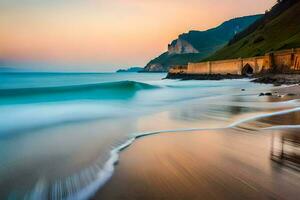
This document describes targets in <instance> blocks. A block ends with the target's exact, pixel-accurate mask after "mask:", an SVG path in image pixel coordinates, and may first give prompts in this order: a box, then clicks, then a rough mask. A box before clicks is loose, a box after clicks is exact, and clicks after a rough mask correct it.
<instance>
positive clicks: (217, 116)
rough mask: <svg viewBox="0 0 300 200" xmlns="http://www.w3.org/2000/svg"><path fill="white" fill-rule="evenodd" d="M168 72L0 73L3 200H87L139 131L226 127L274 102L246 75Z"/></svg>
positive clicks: (0, 187)
mask: <svg viewBox="0 0 300 200" xmlns="http://www.w3.org/2000/svg"><path fill="white" fill-rule="evenodd" d="M165 76H166V74H163V73H162V74H160V73H153V74H152V73H29V72H28V73H17V72H16V73H0V158H1V159H0V199H88V198H90V197H91V196H92V195H93V194H94V193H95V192H96V191H97V190H98V189H100V188H101V187H102V186H103V185H104V184H105V183H106V181H108V180H109V178H110V177H111V176H112V175H113V172H114V165H115V164H116V163H117V161H118V156H119V152H120V151H121V150H123V149H124V148H126V147H127V146H128V145H130V144H131V143H132V142H133V141H134V140H135V139H136V138H138V137H139V136H141V135H148V134H157V133H163V132H173V131H178V130H194V129H211V128H224V127H230V126H231V125H232V126H233V125H237V124H238V121H239V120H242V121H243V120H244V121H247V117H248V118H249V119H250V120H251V119H252V118H255V116H256V115H257V114H258V113H260V115H264V114H265V112H267V110H268V109H270V110H272V109H274V108H276V107H277V104H278V103H276V102H270V101H269V99H268V98H267V97H259V96H258V94H259V93H260V92H267V91H270V90H271V89H272V88H273V86H270V85H262V84H255V83H251V82H250V81H249V79H240V80H222V81H180V80H164V79H163V78H164V77H165ZM296 103H297V102H296ZM294 104H295V102H290V103H287V104H284V105H287V108H291V107H295V106H296V105H294ZM284 105H281V106H283V107H284ZM297 105H298V104H297Z"/></svg>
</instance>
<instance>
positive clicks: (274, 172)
mask: <svg viewBox="0 0 300 200" xmlns="http://www.w3.org/2000/svg"><path fill="white" fill-rule="evenodd" d="M272 134H275V135H277V134H280V131H278V130H272V131H264V132H263V131H259V132H258V131H247V130H244V129H238V128H236V129H225V130H218V131H211V130H210V131H193V132H181V133H165V134H159V135H152V136H147V137H143V138H139V139H138V140H136V141H135V142H134V143H133V144H132V145H131V146H130V147H129V148H127V149H125V150H124V151H122V153H121V154H120V161H119V163H118V165H117V166H116V171H115V173H114V175H113V177H112V179H111V180H110V181H109V182H108V183H107V184H106V185H105V186H104V187H103V188H102V189H101V190H100V191H98V193H97V194H96V195H95V197H94V198H93V199H130V200H131V199H299V195H300V173H299V172H298V171H295V170H293V169H290V168H288V167H283V166H281V165H279V164H277V163H274V162H273V161H271V160H270V150H271V139H272V137H271V136H272Z"/></svg>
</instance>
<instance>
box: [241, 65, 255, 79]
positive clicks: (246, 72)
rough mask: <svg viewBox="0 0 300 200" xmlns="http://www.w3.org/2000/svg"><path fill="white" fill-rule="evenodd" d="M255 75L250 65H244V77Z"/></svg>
mask: <svg viewBox="0 0 300 200" xmlns="http://www.w3.org/2000/svg"><path fill="white" fill-rule="evenodd" d="M253 74H254V68H253V67H252V66H251V65H250V64H249V63H247V64H246V65H244V67H243V68H242V75H244V76H252V75H253Z"/></svg>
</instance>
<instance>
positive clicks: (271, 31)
mask: <svg viewBox="0 0 300 200" xmlns="http://www.w3.org/2000/svg"><path fill="white" fill-rule="evenodd" d="M296 47H300V1H298V0H282V1H281V2H279V3H278V4H276V5H275V6H274V7H273V8H272V9H271V10H270V11H269V12H267V13H266V14H265V16H264V17H263V18H262V19H261V20H258V21H257V22H256V23H254V24H253V25H252V26H250V27H249V28H248V29H246V30H245V31H243V32H241V33H240V34H238V35H237V36H236V37H234V38H233V39H232V40H231V41H230V42H229V44H228V45H226V46H225V47H223V48H222V49H220V50H218V51H217V52H216V53H215V54H213V55H212V56H210V57H208V58H206V59H204V60H223V59H231V58H240V57H241V58H245V57H253V56H260V55H264V54H266V53H268V52H270V51H275V50H282V49H290V48H296Z"/></svg>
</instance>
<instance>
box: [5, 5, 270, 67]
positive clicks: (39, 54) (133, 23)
mask: <svg viewBox="0 0 300 200" xmlns="http://www.w3.org/2000/svg"><path fill="white" fill-rule="evenodd" d="M274 3H275V0H185V1H184V0H111V1H110V2H107V0H72V1H60V0H43V1H38V0H24V1H22V2H21V3H20V1H17V0H1V1H0V27H1V31H0V59H5V60H13V61H19V62H23V61H26V62H39V63H40V62H44V63H56V64H57V63H60V64H68V66H69V67H68V68H67V67H66V68H65V69H64V68H63V67H62V68H58V67H53V66H54V65H53V66H51V65H48V66H47V65H45V66H44V67H45V69H49V70H60V69H61V70H93V71H109V70H114V69H116V68H119V67H123V66H124V67H128V66H144V65H145V64H146V63H147V61H149V59H151V58H153V57H155V56H157V55H159V54H160V53H161V52H163V51H165V50H166V48H167V44H168V43H169V42H171V41H172V40H173V39H175V38H177V36H178V35H179V34H180V33H183V32H187V31H188V30H191V29H194V30H205V29H208V28H212V27H214V26H216V25H218V24H220V23H222V22H223V21H225V20H228V19H230V18H234V17H239V16H245V15H251V14H257V13H263V12H264V11H265V10H266V9H269V8H270V7H271V6H272V5H273V4H274ZM75 65H76V66H75Z"/></svg>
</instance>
